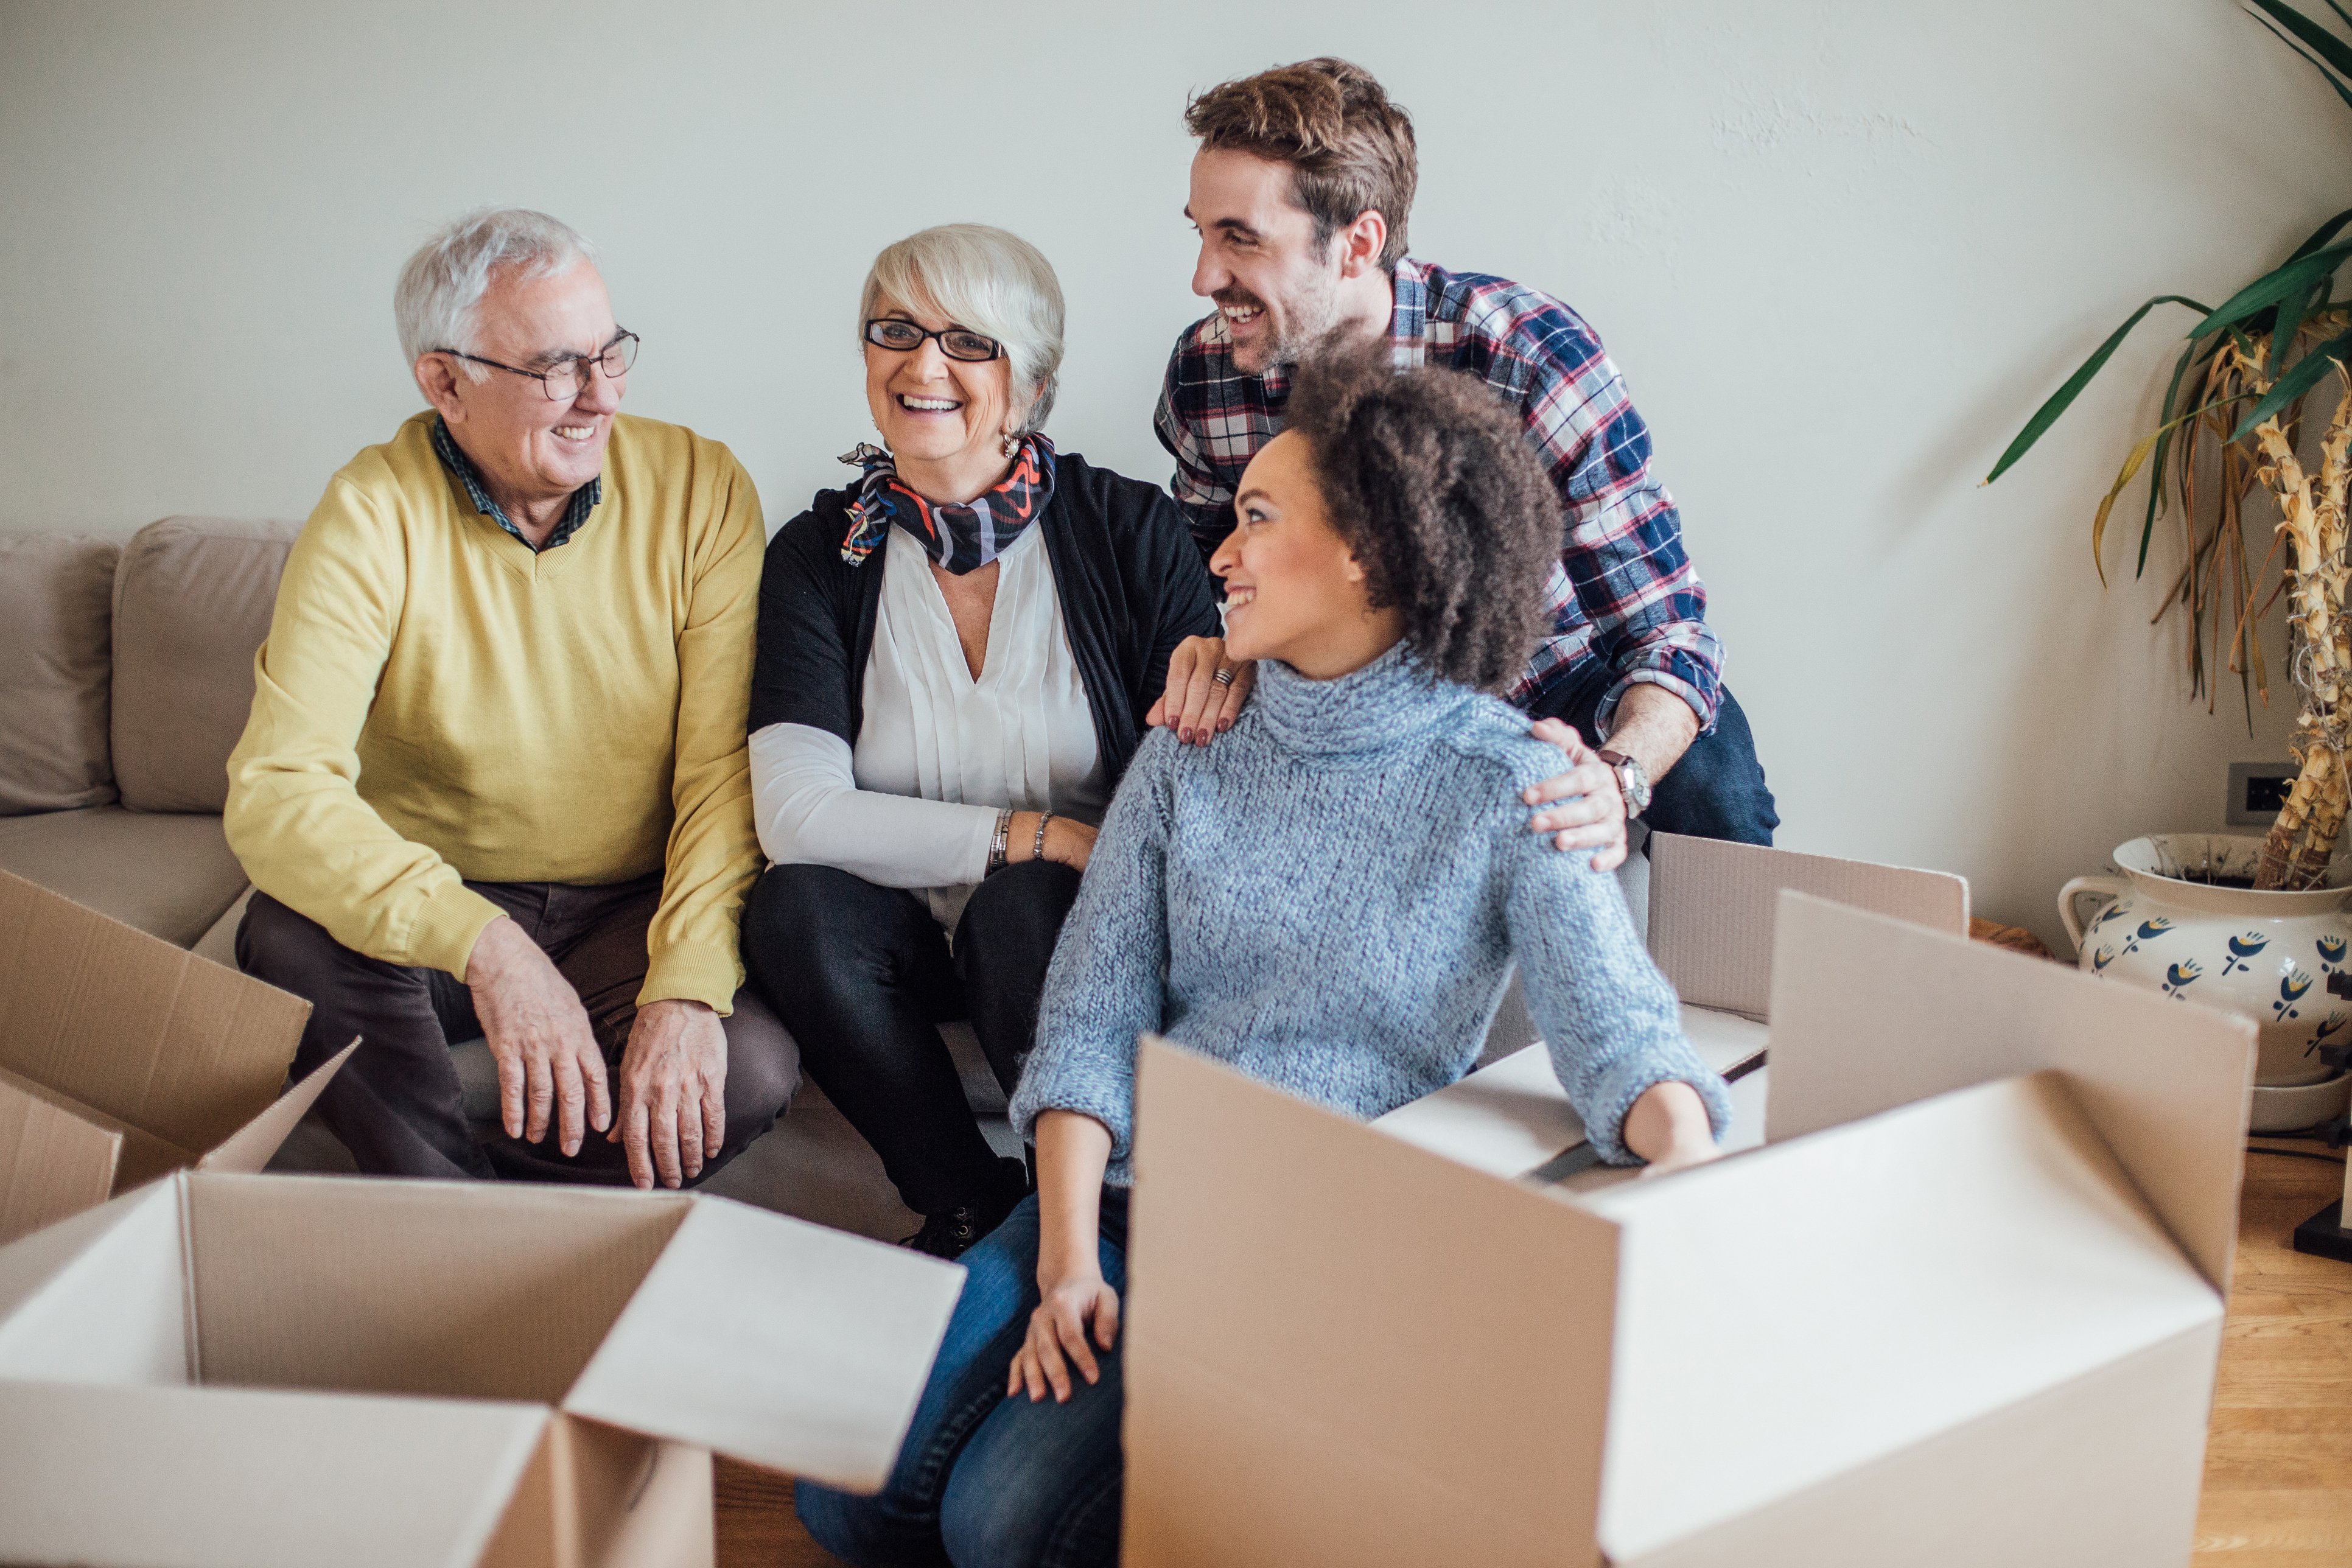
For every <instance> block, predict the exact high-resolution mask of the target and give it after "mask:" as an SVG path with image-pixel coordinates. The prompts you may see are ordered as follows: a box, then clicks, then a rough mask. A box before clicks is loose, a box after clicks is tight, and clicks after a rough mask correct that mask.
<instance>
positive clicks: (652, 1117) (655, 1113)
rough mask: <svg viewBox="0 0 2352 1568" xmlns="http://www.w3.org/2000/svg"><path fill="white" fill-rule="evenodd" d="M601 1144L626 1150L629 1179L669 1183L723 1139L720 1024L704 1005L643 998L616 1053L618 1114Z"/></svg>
mask: <svg viewBox="0 0 2352 1568" xmlns="http://www.w3.org/2000/svg"><path fill="white" fill-rule="evenodd" d="M605 1139H606V1141H607V1142H613V1141H616V1140H617V1141H618V1142H619V1143H620V1144H621V1146H622V1148H624V1149H625V1150H626V1151H628V1155H629V1180H631V1181H633V1182H635V1183H636V1184H637V1185H638V1186H640V1187H643V1188H647V1189H650V1188H651V1187H652V1186H653V1184H654V1178H655V1176H656V1174H658V1175H659V1176H660V1178H661V1182H662V1184H663V1185H664V1186H667V1187H675V1186H677V1184H679V1183H680V1182H690V1181H692V1180H694V1178H695V1177H697V1176H699V1175H700V1174H702V1166H703V1163H704V1162H705V1161H706V1160H707V1159H709V1158H710V1157H711V1156H714V1155H716V1154H717V1153H718V1152H719V1145H720V1144H721V1143H723V1142H726V1140H727V1029H726V1026H724V1025H723V1024H721V1023H720V1022H719V1015H718V1014H717V1013H715V1012H713V1011H711V1009H710V1005H709V1003H706V1002H687V1001H668V1002H648V1003H646V1005H644V1006H642V1007H640V1008H638V1009H637V1021H636V1023H635V1024H634V1025H633V1026H631V1027H630V1029H629V1046H628V1049H627V1050H625V1051H624V1052H623V1053H622V1054H621V1114H620V1118H619V1120H618V1121H616V1122H615V1123H614V1127H613V1131H610V1132H608V1133H606V1134H605Z"/></svg>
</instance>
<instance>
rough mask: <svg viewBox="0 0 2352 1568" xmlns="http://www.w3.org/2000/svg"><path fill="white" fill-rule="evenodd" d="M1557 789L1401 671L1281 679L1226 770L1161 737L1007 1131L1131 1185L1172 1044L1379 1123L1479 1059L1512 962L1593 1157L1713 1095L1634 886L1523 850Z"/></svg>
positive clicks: (1072, 939)
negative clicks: (1637, 1120)
mask: <svg viewBox="0 0 2352 1568" xmlns="http://www.w3.org/2000/svg"><path fill="white" fill-rule="evenodd" d="M1557 772H1559V752H1557V751H1555V750H1554V749H1553V748H1552V747H1550V746H1549V745H1546V744H1545V743H1544V742H1540V741H1538V740H1535V739H1533V738H1532V737H1530V736H1529V735H1528V721H1527V717H1526V715H1524V714H1522V713H1519V712H1517V710H1514V709H1512V708H1510V707H1508V706H1507V705H1506V704H1504V703H1502V702H1500V701H1497V700H1495V699H1493V698H1490V697H1482V696H1480V695H1478V694H1477V693H1475V692H1473V691H1470V690H1468V689H1465V688H1463V687H1460V686H1455V685H1452V684H1449V683H1446V682H1442V681H1436V680H1433V679H1431V678H1430V677H1429V676H1428V674H1427V673H1426V671H1425V668H1424V667H1423V666H1421V665H1420V664H1419V663H1418V662H1416V661H1415V660H1414V659H1413V658H1412V656H1411V655H1410V654H1408V653H1407V652H1406V651H1405V650H1404V648H1403V647H1402V645H1400V646H1399V647H1394V648H1391V649H1390V650H1389V652H1387V653H1386V654H1384V655H1382V656H1381V658H1378V659H1375V660H1374V661H1373V662H1372V663H1370V664H1369V665H1367V666H1365V667H1364V668H1362V669H1360V670H1358V671H1356V672H1355V673H1354V674H1352V675H1348V676H1343V677H1341V678H1340V679H1337V680H1327V681H1317V680H1309V679H1306V678H1305V677H1303V676H1301V675H1299V674H1297V672H1295V671H1293V670H1292V669H1290V668H1288V667H1286V666H1285V665H1281V664H1276V663H1274V662H1272V661H1268V662H1265V663H1263V664H1261V665H1259V667H1258V684H1257V690H1256V693H1255V696H1254V697H1253V698H1252V700H1251V701H1250V704H1249V706H1248V708H1247V709H1245V710H1244V711H1243V713H1242V716H1241V718H1240V720H1239V721H1237V722H1236V723H1235V724H1234V727H1233V729H1232V730H1231V731H1228V732H1227V733H1225V734H1223V735H1221V736H1219V737H1218V738H1217V739H1216V740H1215V741H1214V742H1213V743H1211V744H1210V745H1209V746H1208V747H1206V748H1205V749H1204V748H1201V747H1193V746H1184V745H1180V744H1179V743H1177V742H1176V740H1175V738H1174V737H1173V736H1172V735H1170V734H1169V733H1168V732H1167V731H1157V732H1155V733H1154V734H1152V735H1151V736H1150V739H1148V740H1147V741H1145V742H1144V743H1143V746H1142V749H1141V750H1139V751H1138V752H1136V754H1135V761H1134V763H1132V764H1131V765H1130V766H1129V769H1128V773H1127V777H1126V779H1125V781H1124V782H1122V783H1121V784H1120V785H1119V789H1118V796H1117V798H1116V799H1115V800H1113V802H1112V803H1111V807H1110V812H1109V814H1108V816H1106V817H1105V818H1104V821H1103V825H1102V833H1101V837H1099V838H1097V840H1096V842H1095V848H1094V857H1093V859H1092V861H1091V863H1090V864H1089V865H1088V866H1087V875H1086V881H1085V884H1084V886H1083V887H1082V889H1080V891H1079V894H1078V900H1077V903H1076V907H1075V908H1073V909H1072V910H1071V911H1070V918H1069V921H1068V923H1067V924H1066V925H1065V926H1064V927H1063V929H1062V939H1061V945H1060V947H1059V948H1058V949H1057V950H1056V951H1055V954H1054V963H1053V967H1052V968H1051V970H1049V971H1048V973H1047V974H1046V977H1045V995H1044V999H1043V1001H1042V1003H1041V1005H1040V1007H1039V1011H1038V1017H1037V1048H1036V1051H1035V1053H1034V1055H1033V1056H1032V1057H1031V1058H1030V1060H1029V1064H1028V1068H1027V1069H1026V1071H1025V1072H1024V1074H1023V1076H1022V1079H1021V1085H1020V1089H1019V1090H1018V1092H1016V1093H1015V1094H1014V1095H1013V1124H1014V1125H1015V1126H1016V1127H1018V1128H1019V1129H1020V1130H1021V1132H1022V1135H1023V1136H1024V1137H1028V1136H1031V1135H1033V1130H1034V1125H1035V1122H1036V1119H1037V1117H1038V1115H1039V1113H1041V1112H1043V1111H1046V1110H1076V1111H1083V1112H1084V1113H1085V1114H1087V1115H1088V1116H1091V1117H1094V1118H1095V1119H1096V1120H1097V1121H1100V1122H1102V1124H1103V1125H1104V1126H1106V1127H1108V1128H1109V1129H1110V1132H1111V1140H1112V1147H1111V1163H1110V1168H1109V1171H1108V1174H1107V1177H1106V1180H1107V1181H1108V1184H1111V1185H1114V1186H1124V1185H1126V1184H1129V1182H1131V1181H1132V1180H1133V1167H1132V1165H1131V1163H1130V1158H1131V1154H1132V1147H1131V1144H1130V1142H1129V1140H1130V1133H1131V1130H1132V1123H1133V1118H1134V1089H1135V1042H1136V1036H1137V1035H1138V1034H1139V1032H1141V1031H1143V1030H1147V1029H1150V1030H1157V1031H1159V1032H1160V1033H1161V1034H1164V1035H1166V1036H1168V1037H1170V1038H1171V1039H1173V1040H1175V1041H1177V1042H1179V1043H1181V1044H1182V1045H1184V1046H1187V1047H1191V1048H1192V1049H1193V1050H1195V1051H1199V1052H1201V1053H1202V1054H1203V1055H1205V1056H1209V1057H1213V1058H1216V1059H1217V1060H1219V1061H1222V1062H1224V1063H1226V1064H1227V1065H1228V1066H1231V1067H1234V1068H1238V1069H1239V1070H1241V1071H1243V1072H1245V1073H1248V1074H1249V1075H1250V1076H1251V1077H1253V1078H1255V1079H1259V1080H1261V1081H1263V1082H1265V1083H1268V1084H1272V1085H1273V1086H1275V1087H1276V1088H1277V1089H1286V1090H1288V1091H1289V1092H1290V1093H1293V1094H1296V1095H1299V1096H1302V1097H1303V1098H1305V1099H1307V1100H1317V1101H1319V1102H1321V1103H1322V1104H1325V1105H1328V1106H1330V1107H1332V1108H1334V1109H1336V1110H1343V1111H1346V1112H1348V1113H1349V1114H1350V1115H1353V1116H1358V1117H1363V1118H1370V1117H1374V1116H1379V1115H1381V1114H1382V1113H1383V1112H1385V1111H1389V1110H1394V1109H1395V1108H1396V1107H1398V1106H1400V1105H1402V1104H1405V1103H1406V1102H1407V1101H1409V1100H1417V1099H1419V1098H1420V1097H1421V1096H1423V1095H1424V1094H1427V1093H1429V1092H1431V1091H1432V1090H1433V1089H1442V1088H1444V1086H1445V1085H1446V1084H1449V1083H1452V1082H1453V1081H1454V1079H1458V1078H1460V1077H1461V1076H1462V1075H1463V1074H1464V1073H1465V1072H1466V1071H1468V1070H1469V1068H1470V1066H1471V1064H1472V1063H1473V1062H1474V1061H1475V1060H1476V1059H1477V1055H1478V1047H1479V1045H1480V1043H1481V1042H1482V1041H1483V1040H1484V1039H1485V1038H1486V1027H1487V1025H1488V1024H1489V1023H1490V1022H1491V1021H1492V1019H1493V1017H1494V1014H1495V1007H1496V1003H1497V1002H1498V1001H1500V999H1501V997H1502V993H1503V987H1504V984H1505V983H1506V981H1507V978H1508V976H1509V972H1510V966H1511V963H1512V962H1513V961H1514V960H1517V963H1518V965H1519V968H1520V972H1521V973H1522V975H1523V977H1524V979H1525V982H1526V985H1527V994H1528V1005H1529V1007H1530V1009H1531V1011H1532V1012H1533V1013H1534V1016H1535V1020H1536V1023H1537V1025H1538V1027H1540V1028H1541V1029H1542V1031H1543V1035H1544V1039H1545V1040H1546V1042H1547V1043H1548V1045H1549V1049H1550V1052H1551V1060H1552V1068H1553V1070H1554V1071H1556V1072H1557V1073H1558V1074H1559V1081H1560V1084H1561V1086H1562V1087H1563V1088H1564V1089H1567V1091H1568V1095H1569V1098H1570V1100H1571V1101H1573V1102H1574V1104H1575V1106H1576V1109H1577V1110H1578V1111H1579V1113H1580V1114H1581V1115H1582V1116H1583V1118H1584V1122H1585V1126H1586V1129H1587V1131H1589V1133H1590V1135H1591V1139H1592V1142H1593V1146H1594V1148H1595V1149H1596V1150H1597V1151H1598V1152H1600V1153H1601V1156H1602V1157H1603V1158H1604V1159H1607V1160H1610V1161H1612V1162H1614V1163H1630V1162H1631V1161H1632V1160H1633V1155H1631V1154H1630V1153H1628V1152H1626V1150H1625V1147H1624V1144H1623V1142H1622V1138H1621V1136H1620V1132H1621V1128H1622V1123H1623V1121H1624V1118H1625V1113H1626V1111H1627V1110H1630V1109H1631V1108H1632V1106H1633V1101H1634V1100H1636V1099H1638V1098H1640V1096H1641V1094H1642V1092H1643V1090H1644V1089H1649V1088H1650V1087H1651V1086H1652V1085H1653V1084H1656V1083H1661V1082H1664V1081H1666V1080H1668V1079H1680V1080H1682V1081H1683V1082H1685V1083H1688V1084H1690V1085H1692V1086H1693V1087H1694V1088H1696V1089H1697V1090H1698V1091H1699V1093H1700V1094H1701V1096H1703V1097H1704V1098H1705V1100H1706V1106H1707V1112H1708V1114H1709V1116H1710V1117H1711V1118H1712V1119H1713V1121H1714V1124H1715V1130H1716V1133H1717V1136H1721V1134H1722V1132H1723V1129H1724V1127H1725V1125H1726V1123H1727V1121H1728V1120H1729V1117H1730V1102H1729V1100H1728V1099H1727V1097H1726V1095H1725V1093H1724V1089H1723V1082H1722V1080H1721V1079H1719V1078H1717V1076H1716V1075H1715V1073H1713V1072H1712V1071H1710V1070H1709V1069H1708V1068H1707V1067H1706V1064H1705V1063H1704V1062H1702V1061H1701V1060H1700V1059H1699V1058H1698V1055H1697V1053H1696V1052H1695V1051H1693V1050H1692V1049H1691V1046H1690V1042H1689V1041H1688V1040H1686V1039H1685V1038H1684V1037H1683V1034H1682V1028H1681V1025H1680V1023H1679V1022H1678V1021H1677V1016H1676V1013H1675V994H1674V992H1673V991H1672V990H1671V989H1670V988H1669V987H1668V986H1667V984H1666V982H1665V979H1664V976H1662V975H1661V974H1659V973H1658V971H1657V968H1656V966H1655V965H1654V964H1653V963H1651V962H1650V957H1649V954H1648V953H1647V952H1645V951H1643V946H1642V942H1641V939H1640V937H1639V936H1637V935H1636V934H1635V932H1634V931H1633V921H1631V919H1629V918H1628V916H1627V914H1626V912H1625V901H1624V898H1623V896H1622V894H1621V893H1620V892H1619V891H1618V889H1617V882H1616V879H1615V878H1613V877H1611V876H1608V875H1606V874H1604V873H1598V872H1595V871H1593V870H1592V869H1591V867H1590V864H1589V859H1588V857H1586V856H1584V855H1581V854H1572V853H1562V852H1560V851H1559V850H1557V849H1554V848H1552V847H1551V845H1550V840H1549V837H1547V836H1545V835H1541V834H1536V833H1531V832H1529V831H1528V808H1527V807H1526V806H1524V805H1521V804H1520V803H1519V792H1520V790H1522V789H1523V788H1525V787H1526V786H1527V785H1528V784H1533V783H1535V782H1536V781H1537V780H1538V779H1542V778H1545V777H1548V776H1549V775H1550V774H1552V773H1557Z"/></svg>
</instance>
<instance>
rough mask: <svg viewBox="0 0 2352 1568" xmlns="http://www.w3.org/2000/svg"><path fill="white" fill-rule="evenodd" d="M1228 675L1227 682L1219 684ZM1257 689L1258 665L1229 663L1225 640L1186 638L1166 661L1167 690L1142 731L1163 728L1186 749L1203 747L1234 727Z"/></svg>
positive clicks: (1144, 719) (1145, 719) (1148, 716)
mask: <svg viewBox="0 0 2352 1568" xmlns="http://www.w3.org/2000/svg"><path fill="white" fill-rule="evenodd" d="M1227 671H1229V672H1230V679H1228V680H1226V681H1224V682H1222V683H1221V682H1219V680H1218V679H1217V676H1218V675H1219V673H1220V672H1227ZM1256 684H1257V666H1256V665H1255V664H1251V663H1242V664H1235V663H1234V662H1232V661H1231V660H1229V659H1227V658H1225V639H1224V638H1223V637H1186V638H1185V639H1184V640H1183V641H1182V642H1180V643H1178V644H1177V645H1176V651H1175V652H1174V653H1172V654H1170V655H1169V656H1168V689H1166V690H1165V691H1163V692H1161V693H1160V700H1159V701H1157V702H1155V703H1153V704H1152V705H1151V711H1150V712H1149V713H1147V714H1145V715H1144V716H1143V723H1144V727H1145V728H1146V729H1156V728H1159V727H1160V726H1162V725H1165V726H1166V727H1167V728H1169V729H1171V730H1173V731H1176V738H1177V739H1178V740H1180V741H1181V742H1184V743H1185V744H1187V745H1193V746H1205V745H1207V744H1208V743H1209V742H1210V741H1211V740H1212V739H1213V738H1214V737H1216V736H1218V735H1222V734H1223V733H1224V732H1225V731H1228V730H1230V729H1232V728H1233V727H1234V720H1235V719H1236V718H1238V717H1240V715H1241V710H1242V704H1244V703H1245V702H1247V701H1248V700H1249V694H1250V688H1251V687H1253V686H1255V685H1256Z"/></svg>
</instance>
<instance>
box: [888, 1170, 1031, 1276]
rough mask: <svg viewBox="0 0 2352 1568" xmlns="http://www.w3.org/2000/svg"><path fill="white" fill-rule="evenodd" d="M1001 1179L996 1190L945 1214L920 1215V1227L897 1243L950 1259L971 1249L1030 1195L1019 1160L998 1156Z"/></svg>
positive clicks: (953, 1259) (1025, 1176)
mask: <svg viewBox="0 0 2352 1568" xmlns="http://www.w3.org/2000/svg"><path fill="white" fill-rule="evenodd" d="M996 1164H997V1169H998V1170H999V1171H1000V1172H1001V1173H1003V1178H1004V1179H1003V1181H1002V1182H1000V1183H999V1184H998V1185H997V1190H996V1192H995V1193H994V1194H992V1195H991V1196H989V1197H986V1198H982V1199H979V1200H977V1201H975V1202H972V1203H968V1204H959V1205H956V1206H955V1207H954V1208H951V1209H949V1210H948V1211H947V1212H946V1213H944V1214H928V1215H924V1216H923V1228H922V1229H920V1230H919V1231H917V1232H915V1234H914V1235H912V1236H910V1237H907V1238H906V1239H905V1240H904V1241H901V1242H900V1243H899V1244H898V1245H899V1246H901V1247H913V1248H914V1249H915V1250H916V1251H917V1252H928V1253H929V1254H930V1255H931V1256H932V1257H933V1258H946V1259H947V1260H948V1261H949V1262H950V1263H952V1262H954V1261H955V1260H956V1259H957V1258H961V1257H962V1256H963V1255H964V1254H965V1253H967V1252H969V1251H971V1249H972V1247H973V1246H974V1245H976V1244H977V1243H978V1242H979V1241H980V1239H981V1237H984V1236H986V1235H987V1234H988V1233H989V1232H990V1231H992V1230H994V1229H995V1228H996V1227H997V1226H1000V1225H1003V1223H1004V1216H1005V1215H1009V1214H1011V1213H1012V1212H1013V1210H1014V1209H1015V1208H1017V1207H1019V1206H1020V1203H1021V1200H1022V1199H1023V1198H1024V1197H1027V1196H1028V1195H1029V1183H1028V1174H1029V1173H1028V1169H1027V1167H1026V1166H1024V1164H1023V1163H1022V1162H1020V1161H1018V1160H999V1161H998V1162H997V1163H996Z"/></svg>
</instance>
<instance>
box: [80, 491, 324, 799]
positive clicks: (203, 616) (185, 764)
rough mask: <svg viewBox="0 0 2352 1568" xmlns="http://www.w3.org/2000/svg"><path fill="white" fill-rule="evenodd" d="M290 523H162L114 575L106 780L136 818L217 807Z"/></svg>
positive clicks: (131, 548) (127, 549) (127, 550)
mask: <svg viewBox="0 0 2352 1568" xmlns="http://www.w3.org/2000/svg"><path fill="white" fill-rule="evenodd" d="M300 531H301V525H300V524H299V523H292V522H236V521H227V520H225V519H221V518H211V517H167V518H165V519H164V520H163V521H161V522H151V523H149V524H148V525H147V526H146V527H145V528H142V529H141V530H140V531H138V533H136V534H135V535H133V536H132V538H131V542H130V543H128V544H126V545H125V546H123V550H122V561H121V565H120V566H118V567H117V568H116V570H115V574H114V723H113V738H114V780H115V785H116V787H117V788H118V789H120V790H121V792H122V804H123V805H127V806H129V807H130V808H131V810H133V811H218V810H220V809H221V808H222V807H223V806H224V805H227V804H228V754H229V752H231V751H233V750H235V749H236V742H237V737H238V736H239V735H242V734H243V733H244V732H245V721H246V715H247V713H248V712H250V711H251V710H252V708H253V654H254V650H255V649H256V648H258V647H260V646H261V640H262V638H263V637H267V636H268V634H269V613H270V611H271V610H272V609H273V608H274V607H275V606H276V605H277V603H278V574H280V573H282V572H283V571H284V570H285V569H286V552H288V551H289V550H290V549H291V548H293V544H294V536H295V534H297V533H299V532H300Z"/></svg>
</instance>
